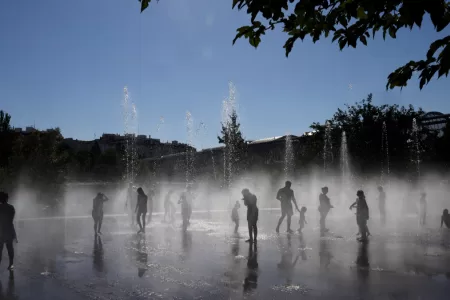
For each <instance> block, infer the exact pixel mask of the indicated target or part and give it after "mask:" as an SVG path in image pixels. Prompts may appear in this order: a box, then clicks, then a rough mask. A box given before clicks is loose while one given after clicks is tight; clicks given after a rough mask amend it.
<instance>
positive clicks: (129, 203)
mask: <svg viewBox="0 0 450 300" xmlns="http://www.w3.org/2000/svg"><path fill="white" fill-rule="evenodd" d="M133 190H134V187H133V183H131V182H130V183H129V184H128V189H127V199H126V201H125V209H126V210H128V214H129V216H130V219H131V226H134V216H135V212H133V207H136V200H135V199H136V197H134V191H133Z"/></svg>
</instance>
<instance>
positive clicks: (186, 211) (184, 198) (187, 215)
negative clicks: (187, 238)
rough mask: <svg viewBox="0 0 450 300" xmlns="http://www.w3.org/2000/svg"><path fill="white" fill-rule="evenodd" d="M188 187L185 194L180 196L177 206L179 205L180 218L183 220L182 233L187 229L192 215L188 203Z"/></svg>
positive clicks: (189, 202) (189, 203)
mask: <svg viewBox="0 0 450 300" xmlns="http://www.w3.org/2000/svg"><path fill="white" fill-rule="evenodd" d="M189 196H190V194H189V187H188V188H187V190H186V191H185V192H183V193H182V194H181V197H180V200H179V201H178V204H181V217H182V218H183V225H182V226H183V231H186V230H187V227H188V226H189V224H190V220H191V214H192V206H191V201H190V197H189Z"/></svg>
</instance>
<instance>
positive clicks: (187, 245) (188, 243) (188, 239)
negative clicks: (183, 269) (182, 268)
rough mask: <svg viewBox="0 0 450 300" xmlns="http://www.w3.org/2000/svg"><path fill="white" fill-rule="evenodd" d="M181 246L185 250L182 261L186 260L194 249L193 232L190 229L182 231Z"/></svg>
mask: <svg viewBox="0 0 450 300" xmlns="http://www.w3.org/2000/svg"><path fill="white" fill-rule="evenodd" d="M181 247H182V250H183V253H182V255H181V261H185V260H186V259H187V258H188V257H189V256H190V254H191V249H192V234H191V233H190V232H189V231H182V236H181Z"/></svg>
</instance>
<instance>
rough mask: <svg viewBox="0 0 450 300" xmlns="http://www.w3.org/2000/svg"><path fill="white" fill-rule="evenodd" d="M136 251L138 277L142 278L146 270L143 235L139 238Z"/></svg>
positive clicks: (145, 243)
mask: <svg viewBox="0 0 450 300" xmlns="http://www.w3.org/2000/svg"><path fill="white" fill-rule="evenodd" d="M137 250H138V252H137V263H138V276H139V277H143V276H144V275H145V272H147V269H148V265H147V263H148V253H147V242H146V238H145V235H143V236H142V237H140V238H139V240H138V243H137Z"/></svg>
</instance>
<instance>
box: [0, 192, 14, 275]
mask: <svg viewBox="0 0 450 300" xmlns="http://www.w3.org/2000/svg"><path fill="white" fill-rule="evenodd" d="M8 199H9V196H8V194H7V193H4V192H0V262H1V259H2V253H3V246H4V245H5V244H6V250H7V251H8V256H9V265H8V270H13V269H14V247H13V241H14V240H16V242H17V235H16V230H15V228H14V223H13V221H14V216H15V215H16V210H15V209H14V206H12V205H11V204H9V203H8Z"/></svg>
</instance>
